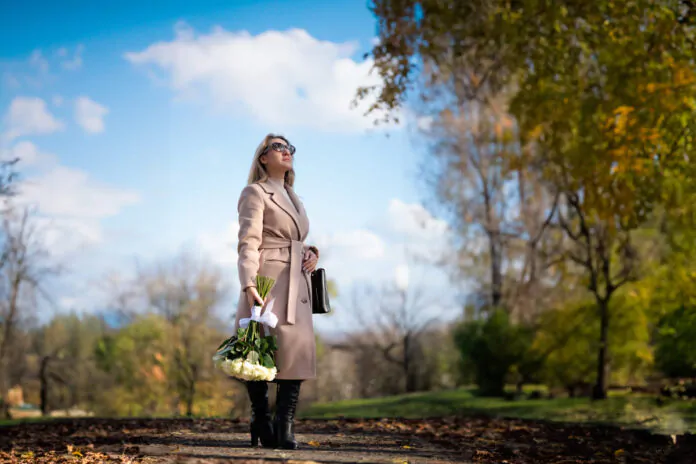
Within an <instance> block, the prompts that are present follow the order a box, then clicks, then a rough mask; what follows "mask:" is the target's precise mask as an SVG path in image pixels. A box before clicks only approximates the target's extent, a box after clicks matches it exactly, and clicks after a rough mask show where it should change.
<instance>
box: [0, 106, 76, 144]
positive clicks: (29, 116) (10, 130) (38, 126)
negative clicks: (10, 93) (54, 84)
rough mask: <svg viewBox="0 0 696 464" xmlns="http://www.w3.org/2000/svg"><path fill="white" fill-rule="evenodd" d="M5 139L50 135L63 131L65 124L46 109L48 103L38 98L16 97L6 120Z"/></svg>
mask: <svg viewBox="0 0 696 464" xmlns="http://www.w3.org/2000/svg"><path fill="white" fill-rule="evenodd" d="M4 123H5V125H6V126H7V131H6V132H5V138H6V139H7V140H12V139H14V138H16V137H22V136H25V135H41V134H50V133H53V132H56V131H59V130H62V129H63V127H64V125H63V122H62V121H60V120H59V119H57V118H55V117H54V116H53V115H52V114H51V113H50V112H49V111H48V109H47V108H46V102H45V101H44V100H42V99H41V98H37V97H16V98H15V99H14V100H12V103H10V108H9V110H8V111H7V114H6V115H5V118H4Z"/></svg>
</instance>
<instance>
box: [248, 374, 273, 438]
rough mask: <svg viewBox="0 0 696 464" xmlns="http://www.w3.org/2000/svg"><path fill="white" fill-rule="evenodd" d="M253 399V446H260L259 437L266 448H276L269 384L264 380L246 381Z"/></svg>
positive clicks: (250, 397)
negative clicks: (269, 400) (269, 404)
mask: <svg viewBox="0 0 696 464" xmlns="http://www.w3.org/2000/svg"><path fill="white" fill-rule="evenodd" d="M245 384H246V387H247V392H248V393H249V400H250V401H251V423H250V429H251V446H254V447H255V446H258V444H259V438H260V439H261V446H263V447H264V448H275V434H274V433H273V423H272V422H271V410H270V408H269V407H268V384H267V383H266V382H263V381H259V382H249V381H247V382H245Z"/></svg>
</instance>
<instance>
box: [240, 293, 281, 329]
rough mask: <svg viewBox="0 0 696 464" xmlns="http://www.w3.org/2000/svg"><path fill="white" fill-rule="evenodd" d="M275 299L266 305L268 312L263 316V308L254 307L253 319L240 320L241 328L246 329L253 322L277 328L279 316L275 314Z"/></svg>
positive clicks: (244, 318) (252, 309) (252, 310)
mask: <svg viewBox="0 0 696 464" xmlns="http://www.w3.org/2000/svg"><path fill="white" fill-rule="evenodd" d="M274 302H275V298H274V299H272V300H271V301H269V302H268V304H267V305H266V311H264V313H263V314H261V306H256V305H254V307H253V308H251V317H243V318H241V319H240V320H239V327H241V328H242V329H246V328H247V327H248V326H249V323H250V322H251V321H256V322H260V323H261V324H264V325H267V326H268V327H275V326H276V324H278V316H276V315H275V314H273V303H274Z"/></svg>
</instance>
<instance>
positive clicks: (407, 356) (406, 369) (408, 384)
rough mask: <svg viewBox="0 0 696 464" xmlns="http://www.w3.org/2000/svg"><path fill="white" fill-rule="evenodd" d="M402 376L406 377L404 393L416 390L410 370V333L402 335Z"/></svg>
mask: <svg viewBox="0 0 696 464" xmlns="http://www.w3.org/2000/svg"><path fill="white" fill-rule="evenodd" d="M403 366H404V376H405V377H406V393H411V392H414V391H416V385H415V381H414V380H415V379H414V377H415V376H414V375H413V373H412V372H411V334H410V333H407V334H406V335H405V336H404V361H403Z"/></svg>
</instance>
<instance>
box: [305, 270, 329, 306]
mask: <svg viewBox="0 0 696 464" xmlns="http://www.w3.org/2000/svg"><path fill="white" fill-rule="evenodd" d="M310 278H311V281H312V314H328V313H330V312H331V305H330V303H329V291H328V289H327V288H326V271H325V270H324V269H323V268H319V269H315V270H314V272H312V275H311V277H310Z"/></svg>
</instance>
